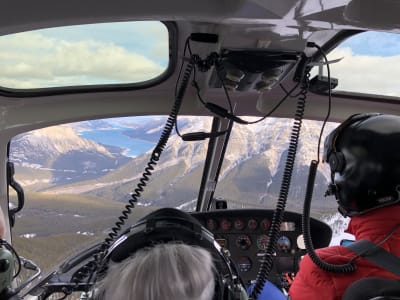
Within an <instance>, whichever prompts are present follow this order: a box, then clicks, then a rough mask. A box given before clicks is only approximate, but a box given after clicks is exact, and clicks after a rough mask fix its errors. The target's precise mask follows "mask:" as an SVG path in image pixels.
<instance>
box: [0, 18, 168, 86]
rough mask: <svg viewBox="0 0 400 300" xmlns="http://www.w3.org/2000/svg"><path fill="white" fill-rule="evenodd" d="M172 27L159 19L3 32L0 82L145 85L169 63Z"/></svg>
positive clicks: (10, 83) (19, 83)
mask: <svg viewBox="0 0 400 300" xmlns="http://www.w3.org/2000/svg"><path fill="white" fill-rule="evenodd" d="M169 47H170V45H169V30H168V28H167V26H166V25H165V24H164V23H161V22H156V21H135V22H116V23H102V24H87V25H74V26H66V27H57V28H49V29H40V30H34V31H27V32H22V33H16V34H10V35H5V36H0V87H3V88H11V89H18V90H19V89H21V90H25V89H42V88H63V87H88V86H97V87H98V86H104V85H132V87H134V86H135V85H137V84H143V83H146V82H148V81H151V80H154V79H157V78H159V77H162V75H163V74H164V73H165V72H166V71H167V69H168V66H169V64H170V60H169Z"/></svg>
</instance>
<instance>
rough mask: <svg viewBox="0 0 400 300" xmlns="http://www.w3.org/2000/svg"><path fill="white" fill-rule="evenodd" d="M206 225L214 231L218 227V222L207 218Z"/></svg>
mask: <svg viewBox="0 0 400 300" xmlns="http://www.w3.org/2000/svg"><path fill="white" fill-rule="evenodd" d="M206 226H207V229H209V230H211V231H214V230H216V229H217V228H218V223H217V221H215V220H214V219H207V221H206Z"/></svg>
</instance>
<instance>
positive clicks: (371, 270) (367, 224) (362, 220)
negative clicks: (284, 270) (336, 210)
mask: <svg viewBox="0 0 400 300" xmlns="http://www.w3.org/2000/svg"><path fill="white" fill-rule="evenodd" d="M397 224H400V205H394V206H388V207H384V208H380V209H377V210H375V211H372V212H370V213H367V214H365V215H361V216H354V217H353V218H352V219H351V221H350V223H349V226H348V228H347V230H346V232H348V233H351V234H354V236H355V237H356V240H360V239H365V240H369V241H371V242H374V243H379V242H380V241H382V240H383V239H384V238H385V237H386V236H387V235H388V233H389V232H390V231H391V230H392V229H393V228H395V227H396V225H397ZM380 246H381V247H382V248H384V249H385V250H387V251H390V252H391V253H393V254H395V255H397V256H399V257H400V229H398V230H396V231H395V233H394V234H393V235H392V236H391V237H390V238H389V239H388V240H387V241H386V242H384V243H383V244H381V245H380ZM317 253H318V256H319V257H321V258H322V259H323V260H324V261H326V262H328V263H332V264H343V263H347V262H348V261H349V260H350V259H351V258H352V257H354V256H355V254H354V253H353V252H352V251H350V250H349V249H347V248H346V247H342V246H332V247H327V248H322V249H318V250H317ZM355 263H356V265H357V269H356V271H354V272H352V273H347V274H338V273H331V272H325V271H323V270H321V269H319V268H318V267H317V266H316V265H315V264H314V263H313V262H312V261H311V259H310V258H309V256H308V255H307V256H305V257H304V258H303V259H302V261H301V263H300V270H299V272H298V273H297V275H296V278H295V280H294V282H293V284H292V286H291V288H290V290H289V294H290V297H291V299H292V300H302V299H307V300H313V299H318V300H319V299H323V300H330V299H332V300H333V299H335V300H336V299H337V300H339V299H341V298H342V295H343V293H344V291H345V290H346V288H347V287H348V286H349V284H350V283H352V282H354V281H356V280H358V279H361V278H364V277H385V278H396V279H400V276H396V275H395V274H393V273H390V272H388V271H386V270H384V269H382V268H380V267H378V266H376V265H374V264H372V263H370V262H369V261H367V260H366V259H364V258H362V257H361V258H358V259H356V260H355Z"/></svg>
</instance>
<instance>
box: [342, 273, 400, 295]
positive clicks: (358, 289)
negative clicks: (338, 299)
mask: <svg viewBox="0 0 400 300" xmlns="http://www.w3.org/2000/svg"><path fill="white" fill-rule="evenodd" d="M342 300H400V280H394V279H385V278H378V277H371V278H364V279H360V280H358V281H356V282H354V283H353V284H351V285H350V286H349V287H348V288H347V290H346V292H345V293H344V295H343V298H342Z"/></svg>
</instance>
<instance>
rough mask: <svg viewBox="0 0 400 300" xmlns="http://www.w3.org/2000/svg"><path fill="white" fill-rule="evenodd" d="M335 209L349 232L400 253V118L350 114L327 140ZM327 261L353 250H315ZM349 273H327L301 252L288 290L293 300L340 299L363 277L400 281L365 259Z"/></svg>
mask: <svg viewBox="0 0 400 300" xmlns="http://www.w3.org/2000/svg"><path fill="white" fill-rule="evenodd" d="M324 152H325V153H324V160H325V161H327V162H328V163H329V165H330V168H331V177H332V184H331V185H330V189H329V190H330V193H331V194H334V195H335V197H336V200H337V202H338V205H339V211H340V212H341V213H342V214H343V215H344V216H349V217H351V220H350V223H349V225H348V228H347V231H346V232H348V233H351V234H353V235H354V236H355V238H356V240H361V239H365V240H368V241H371V242H373V243H375V244H377V245H379V246H380V247H382V248H384V249H385V250H386V251H389V252H391V253H392V254H394V255H396V256H400V226H399V224H400V205H399V200H400V199H399V198H400V197H399V194H400V155H399V153H400V117H399V116H393V115H379V114H361V115H355V116H352V117H350V118H349V119H348V120H346V121H344V122H343V123H342V124H341V125H340V126H339V127H338V128H337V129H335V130H334V131H333V132H332V133H331V134H330V135H329V136H328V138H327V139H326V141H325V151H324ZM317 253H318V255H319V257H321V258H322V259H323V260H324V261H325V262H327V263H331V264H346V263H348V262H349V261H351V260H352V259H353V258H354V257H355V256H356V254H355V253H353V252H352V251H350V250H349V249H348V248H346V247H343V246H332V247H327V248H323V249H319V250H317ZM354 263H355V265H356V270H355V271H354V272H351V273H332V272H325V271H323V270H322V269H320V268H318V267H317V266H316V265H315V264H314V263H313V262H312V260H311V259H310V257H309V256H305V257H304V259H303V260H302V261H301V263H300V270H299V272H298V274H297V275H296V278H295V280H294V282H293V284H292V286H291V288H290V290H289V294H290V297H291V299H292V300H301V299H308V300H310V299H311V300H312V299H324V300H328V299H341V298H342V295H343V293H344V291H345V290H346V288H347V287H348V286H349V285H350V284H351V283H353V282H354V281H357V280H358V279H361V278H364V277H384V278H392V279H396V278H397V279H400V277H399V276H396V275H394V274H393V273H391V272H389V271H387V270H385V269H383V268H381V267H378V266H376V265H374V264H373V263H371V262H369V261H367V260H366V259H365V258H362V257H359V258H356V259H355V260H354Z"/></svg>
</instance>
